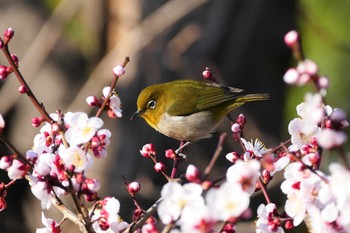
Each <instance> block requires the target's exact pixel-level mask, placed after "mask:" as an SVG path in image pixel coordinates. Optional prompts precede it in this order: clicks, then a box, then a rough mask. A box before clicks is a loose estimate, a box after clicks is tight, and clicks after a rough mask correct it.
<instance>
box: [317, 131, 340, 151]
mask: <svg viewBox="0 0 350 233" xmlns="http://www.w3.org/2000/svg"><path fill="white" fill-rule="evenodd" d="M346 141H347V136H346V134H345V133H344V132H343V131H336V130H333V129H322V130H321V131H320V132H319V133H318V134H317V142H318V144H319V145H320V146H321V147H323V148H324V149H333V148H336V147H339V146H341V145H343V144H344V143H345V142H346Z"/></svg>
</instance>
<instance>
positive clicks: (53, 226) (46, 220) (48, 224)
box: [36, 212, 62, 233]
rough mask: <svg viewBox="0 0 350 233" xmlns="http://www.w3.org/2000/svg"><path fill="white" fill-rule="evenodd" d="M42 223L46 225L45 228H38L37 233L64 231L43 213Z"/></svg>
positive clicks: (59, 232) (58, 232)
mask: <svg viewBox="0 0 350 233" xmlns="http://www.w3.org/2000/svg"><path fill="white" fill-rule="evenodd" d="M41 222H42V223H43V224H44V226H45V227H44V228H37V229H36V233H61V232H62V230H61V228H60V226H59V225H58V223H57V222H56V221H54V220H52V219H51V218H46V217H45V215H44V213H43V212H42V213H41Z"/></svg>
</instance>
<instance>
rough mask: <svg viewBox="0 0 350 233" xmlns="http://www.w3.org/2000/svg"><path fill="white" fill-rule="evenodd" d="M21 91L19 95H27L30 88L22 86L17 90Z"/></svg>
mask: <svg viewBox="0 0 350 233" xmlns="http://www.w3.org/2000/svg"><path fill="white" fill-rule="evenodd" d="M17 90H18V91H19V93H21V94H26V93H28V87H26V86H25V85H20V86H19V87H18V89H17Z"/></svg>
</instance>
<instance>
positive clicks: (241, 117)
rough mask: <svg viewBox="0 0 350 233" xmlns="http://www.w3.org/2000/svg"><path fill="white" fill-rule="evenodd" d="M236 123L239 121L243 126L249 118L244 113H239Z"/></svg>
mask: <svg viewBox="0 0 350 233" xmlns="http://www.w3.org/2000/svg"><path fill="white" fill-rule="evenodd" d="M236 123H238V124H239V125H240V126H241V127H242V126H244V125H245V123H247V120H246V118H245V116H244V115H243V114H239V116H238V117H237V119H236Z"/></svg>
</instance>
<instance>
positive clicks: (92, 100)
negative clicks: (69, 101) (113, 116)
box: [86, 95, 101, 107]
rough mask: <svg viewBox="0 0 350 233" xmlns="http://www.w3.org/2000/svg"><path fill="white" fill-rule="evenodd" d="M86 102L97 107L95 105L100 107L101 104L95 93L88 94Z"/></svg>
mask: <svg viewBox="0 0 350 233" xmlns="http://www.w3.org/2000/svg"><path fill="white" fill-rule="evenodd" d="M86 102H87V104H88V105H89V106H92V107H95V106H98V107H99V106H100V105H101V103H100V101H99V99H98V98H97V97H96V96H94V95H91V96H88V97H87V98H86Z"/></svg>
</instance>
